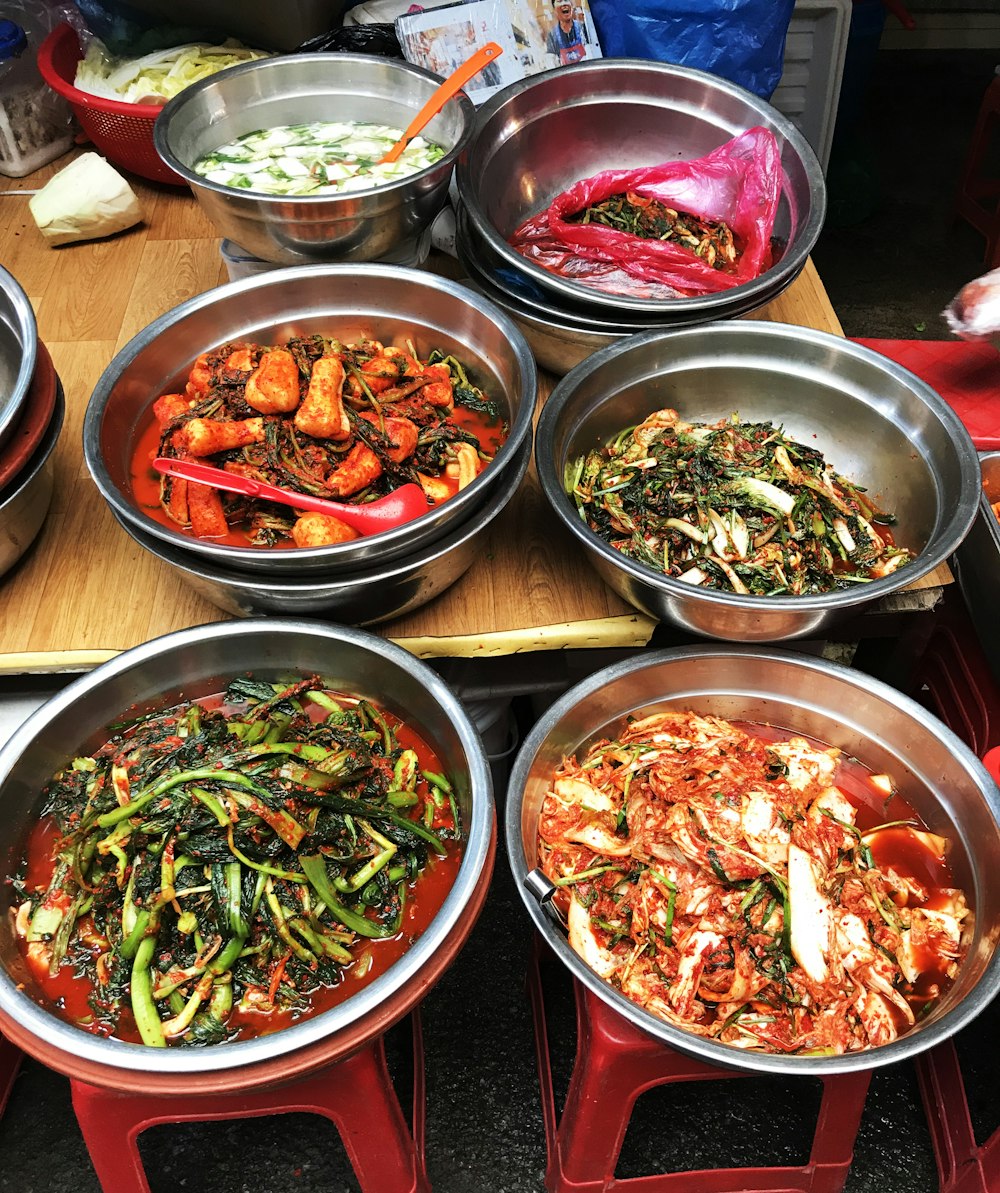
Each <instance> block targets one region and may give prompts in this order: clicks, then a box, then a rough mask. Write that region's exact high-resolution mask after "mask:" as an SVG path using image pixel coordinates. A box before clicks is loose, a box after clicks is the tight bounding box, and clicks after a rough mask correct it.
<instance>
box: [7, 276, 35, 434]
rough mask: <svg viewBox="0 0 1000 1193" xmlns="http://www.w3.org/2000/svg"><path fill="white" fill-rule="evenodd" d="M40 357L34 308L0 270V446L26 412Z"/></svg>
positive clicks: (15, 281)
mask: <svg viewBox="0 0 1000 1193" xmlns="http://www.w3.org/2000/svg"><path fill="white" fill-rule="evenodd" d="M37 353H38V325H37V323H36V321H35V311H34V308H33V307H32V305H31V302H30V300H29V299H28V296H27V294H25V292H24V290H23V289H22V288H21V284H20V283H19V282H18V281H17V279H16V278H15V277H14V275H13V274H11V273H8V272H7V270H6V269H4V268H3V267H2V266H0V445H2V444H4V443H6V442H7V440H8V439H9V438H10V436H11V435H12V434H13V433H14V428H15V426H16V425H17V421H18V419H19V418H20V417H21V415H22V414H23V412H24V404H25V402H26V401H27V398H28V391H29V389H30V388H31V379H32V377H33V376H34V374H35V362H36V358H37Z"/></svg>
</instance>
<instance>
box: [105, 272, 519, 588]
mask: <svg viewBox="0 0 1000 1193" xmlns="http://www.w3.org/2000/svg"><path fill="white" fill-rule="evenodd" d="M535 393H536V370H535V364H534V361H533V360H532V357H531V352H530V350H529V349H528V346H527V344H526V343H525V341H524V339H523V337H522V335H521V333H520V332H519V331H518V330H517V328H516V327H515V326H514V324H513V323H512V322H511V321H510V320H509V319H508V318H507V316H506V315H504V314H503V313H502V312H501V311H499V310H498V309H497V308H495V307H493V306H492V305H491V304H489V303H487V302H484V301H483V299H482V298H480V297H479V296H478V295H475V294H473V293H472V292H471V291H470V290H467V289H466V288H465V287H463V286H460V285H458V284H457V283H455V282H452V281H449V280H447V279H444V278H439V277H436V276H434V275H432V274H428V273H424V272H421V271H418V270H411V269H405V268H402V267H397V266H389V265H381V264H368V265H310V266H301V267H299V268H297V269H282V270H275V271H272V272H270V273H266V274H263V275H261V276H259V277H257V278H254V279H252V280H248V281H239V282H232V283H230V284H229V285H226V286H220V287H218V288H216V289H214V290H211V291H209V292H207V293H205V294H202V295H198V296H197V297H195V298H193V299H190V300H188V301H187V302H184V303H182V304H181V305H180V306H178V307H175V308H174V309H173V310H171V311H169V312H167V313H166V314H165V315H163V316H162V317H161V318H160V319H158V320H156V321H155V322H154V323H152V324H150V325H149V326H148V327H147V328H146V329H145V330H143V331H142V332H140V333H139V334H138V335H137V336H136V337H135V338H134V339H133V340H131V341H130V342H129V343H128V344H126V345H125V347H124V348H123V349H122V350H121V352H119V353H118V355H117V356H116V357H115V358H114V360H112V361H111V363H110V364H109V366H108V367H107V369H106V370H105V371H104V373H103V374H102V376H101V377H100V379H99V380H98V382H97V386H96V387H95V389H94V392H93V394H92V396H91V399H90V402H89V404H88V406H87V412H86V416H85V419H84V432H83V444H84V447H83V450H84V458H85V460H86V462H87V466H88V468H89V469H90V471H91V475H92V476H93V477H94V480H95V482H96V483H97V486H98V488H99V489H100V491H101V493H102V495H103V496H104V498H105V500H106V501H107V502H108V503H109V505H110V506H111V508H112V510H113V512H114V513H115V515H116V517H118V518H119V519H120V520H122V521H123V522H125V523H127V524H128V525H129V526H130V527H134V528H135V529H136V530H137V531H138V532H139V533H140V534H141V535H143V536H145V537H147V538H153V539H155V540H158V541H160V542H161V543H163V544H164V545H165V546H166V547H168V548H170V549H178V550H181V551H183V552H184V554H186V555H187V556H188V557H190V558H191V559H192V560H193V561H195V562H200V563H201V564H206V565H208V566H209V567H218V568H219V569H220V570H221V573H223V574H225V573H227V572H232V571H241V572H244V573H246V574H248V576H249V577H256V578H257V579H260V578H261V577H262V576H265V575H267V576H272V577H273V576H278V575H284V576H288V577H294V578H295V579H296V580H298V581H302V580H305V579H306V578H308V577H312V578H313V579H316V578H317V577H319V576H325V577H326V578H328V579H330V578H336V577H340V576H345V575H351V574H355V573H357V572H359V571H367V572H369V573H371V571H372V569H373V568H374V567H376V566H382V565H384V564H386V563H387V562H389V561H392V560H398V559H401V558H402V557H404V556H410V555H412V554H413V553H414V552H417V551H419V550H421V549H423V548H424V547H426V546H428V545H429V544H430V543H432V542H433V541H435V540H437V539H439V538H441V537H442V536H443V535H445V534H450V533H451V532H453V531H455V530H457V529H458V528H459V527H460V526H461V525H462V524H463V523H464V522H465V521H466V520H468V518H470V517H471V516H472V515H473V514H475V513H477V512H478V511H479V510H480V509H482V508H483V507H484V506H486V505H487V504H489V503H491V502H492V499H493V497H494V495H495V494H496V492H497V491H498V490H499V489H500V488H501V487H503V485H504V483H505V482H506V479H507V473H508V470H515V471H516V470H517V468H518V466H519V463H520V461H521V458H522V452H523V449H524V447H525V445H526V444H529V443H530V441H531V437H532V415H533V412H534V406H535ZM154 459H161V460H164V459H166V460H167V461H168V463H169V462H170V461H174V462H184V461H194V462H196V463H202V464H207V465H209V466H210V467H213V468H214V469H215V470H216V472H215V475H216V476H217V477H218V478H219V480H220V481H223V482H224V481H225V478H226V475H227V472H228V474H229V475H232V476H234V477H240V478H243V479H248V480H252V481H264V482H270V483H274V484H276V485H277V486H279V487H280V488H283V489H284V490H286V491H291V492H292V495H293V500H294V496H295V494H296V493H299V494H301V495H302V499H303V501H305V500H306V498H307V497H319V498H321V499H323V500H324V501H330V502H336V503H337V508H338V510H339V512H341V513H343V512H344V510H345V509H348V508H349V509H352V510H353V509H356V510H358V511H359V512H361V511H363V510H367V509H369V508H371V507H373V506H374V504H375V503H376V502H379V501H380V500H383V499H385V498H391V497H392V496H393V495H394V494H395V493H397V492H402V491H403V489H404V488H405V489H407V490H408V491H409V492H411V493H412V492H413V490H414V489H416V490H417V492H418V494H419V495H420V498H421V501H422V503H423V509H424V511H425V512H423V513H422V514H420V515H419V516H415V517H413V518H412V519H410V520H407V521H404V522H401V523H399V524H396V525H391V526H389V528H387V529H382V530H377V531H376V532H374V533H373V532H368V533H361V532H359V531H357V530H356V529H353V528H351V527H348V526H347V525H346V524H344V523H343V522H342V520H341V518H338V517H335V516H328V515H325V514H323V513H308V514H306V513H304V512H303V511H302V510H297V509H296V508H294V506H291V507H290V506H287V505H278V504H275V503H273V502H271V501H266V500H257V499H252V498H247V497H239V496H237V497H235V498H232V497H231V495H230V494H228V492H226V490H225V489H224V487H223V488H217V487H216V486H214V485H205V484H199V483H196V482H194V481H187V480H183V481H178V480H176V479H175V478H172V477H170V476H168V475H165V474H161V473H160V472H159V471H157V470H156V469H155V468H154V467H153V460H154Z"/></svg>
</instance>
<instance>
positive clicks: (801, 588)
mask: <svg viewBox="0 0 1000 1193" xmlns="http://www.w3.org/2000/svg"><path fill="white" fill-rule="evenodd" d="M535 448H536V464H537V468H538V475H539V480H540V482H541V485H542V489H543V491H544V493H545V497H546V499H547V502H548V504H549V507H550V508H551V510H552V511H553V513H554V515H555V517H556V518H557V520H558V521H559V522H560V523H561V525H562V527H563V528H564V530H565V532H566V533H568V534H569V535H570V537H571V538H572V539H573V540H574V542H575V543H576V545H577V547H578V548H579V549H581V550H583V552H584V553H585V555H586V557H587V559H588V561H589V562H590V564H591V565H592V566H593V567H594V568H595V570H596V571H597V572H598V574H599V575H600V576H601V577H602V578H603V579H604V581H605V582H606V583H607V584H608V585H609V586H610V587H611V588H613V589H614V590H615V591H616V592H618V593H619V595H621V596H622V597H623V598H624V599H625V600H627V601H629V602H630V603H631V604H633V605H635V606H636V607H637V608H639V609H642V610H643V611H644V612H646V613H647V614H649V615H650V616H653V617H657V618H660V619H662V620H663V621H666V622H669V623H671V624H673V625H676V626H678V627H680V628H682V629H684V630H687V631H690V632H692V633H696V634H701V635H704V636H705V637H709V638H719V639H725V640H727V641H742V642H767V641H772V642H774V641H781V640H786V639H794V638H801V637H805V636H810V635H822V634H824V633H825V632H826V631H827V630H828V628H829V627H830V626H831V625H833V624H835V623H836V622H837V621H839V620H841V619H843V618H844V617H845V616H847V615H849V614H854V613H858V612H859V611H861V610H863V609H865V608H866V607H868V606H870V605H872V604H873V603H875V602H877V601H878V600H879V599H880V598H883V597H885V596H888V595H889V594H891V593H894V592H896V591H898V590H899V589H901V588H904V587H906V586H908V585H910V584H913V583H915V582H917V581H919V580H920V579H921V578H922V577H924V576H926V575H927V574H928V573H929V572H931V571H932V570H933V569H934V568H936V567H937V566H938V565H939V564H941V563H943V562H944V561H945V560H946V559H948V557H949V556H950V555H951V554H952V552H953V551H954V550H955V549H956V547H958V545H959V544H960V543H961V542H962V540H963V539H964V538H965V536H966V535H967V534H968V532H969V529H970V527H971V526H972V523H973V521H974V519H975V515H976V509H977V503H978V500H979V490H980V480H979V462H978V458H977V454H976V450H975V447H974V445H973V443H972V440H971V439H970V437H969V434H968V432H967V431H966V429H965V427H964V426H963V424H962V422H961V420H960V419H959V418H958V416H957V415H956V414H955V413H954V411H953V410H952V409H951V407H950V406H948V405H947V403H945V402H944V401H943V400H942V399H941V398H940V397H939V396H938V395H937V394H936V393H935V392H934V391H933V390H932V389H931V388H930V387H929V386H927V385H926V384H925V383H924V382H922V381H920V380H919V379H918V378H917V377H915V376H914V375H913V374H912V373H910V372H909V371H908V370H906V369H903V368H901V367H900V366H899V365H897V364H896V363H895V362H892V361H889V360H887V359H886V358H885V357H883V356H881V355H880V354H878V353H875V352H872V351H871V350H869V349H866V348H864V347H862V346H861V345H858V344H853V343H851V342H849V341H848V340H845V339H842V338H840V337H838V336H833V335H829V334H827V333H825V332H819V331H813V330H810V329H806V328H801V327H793V326H789V325H784V324H779V323H764V322H755V321H751V320H736V321H733V322H726V323H711V324H706V325H704V326H702V327H695V328H684V329H680V330H677V331H667V332H652V333H647V334H643V335H637V336H633V337H631V338H629V339H627V340H623V341H620V342H619V343H618V344H615V345H612V346H611V347H609V348H605V349H603V350H601V351H600V352H597V353H595V354H594V355H593V356H591V357H590V358H589V359H588V360H586V361H584V362H583V363H582V364H580V365H578V366H577V367H576V368H574V369H573V370H572V371H571V372H570V373H568V374H567V375H566V376H565V377H564V378H563V379H562V381H561V382H560V383H559V384H558V385H557V387H556V388H555V390H554V391H553V392H552V394H551V396H550V397H549V399H548V400H547V401H546V403H545V406H544V407H543V410H542V413H541V416H540V418H539V423H538V428H537V433H536V442H535Z"/></svg>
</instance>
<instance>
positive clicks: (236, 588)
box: [119, 443, 531, 626]
mask: <svg viewBox="0 0 1000 1193" xmlns="http://www.w3.org/2000/svg"><path fill="white" fill-rule="evenodd" d="M530 459H531V445H530V444H529V443H525V444H524V446H523V447H522V448H521V454H520V457H519V459H518V461H517V462H516V464H515V465H514V466H512V467H510V468H508V469H507V471H506V472H505V473H504V476H503V481H502V484H500V485H499V486H497V487H496V488H494V490H493V491H492V493H491V495H490V497H489V499H488V500H487V501H486V502H485V503H484V504H483V505H482V506H480V508H479V509H477V510H476V511H475V512H474V513H472V514H471V515H470V516H469V517H468V518H467V519H466V520H465V521H464V522H462V523H461V524H460V525H458V526H457V527H456V528H455V529H454V530H452V531H451V532H450V533H446V534H444V535H443V536H442V537H441V538H439V539H434V540H433V541H431V542H428V543H426V544H424V545H423V546H422V547H420V548H419V549H418V550H416V551H415V552H413V554H411V555H404V556H403V557H402V558H400V559H394V560H391V561H390V562H388V563H383V564H375V565H373V566H372V567H369V568H365V569H362V570H360V571H341V570H340V569H333V570H332V571H331V572H330V573H329V574H326V573H321V574H315V573H312V572H310V573H308V574H307V575H305V576H303V577H302V578H299V579H296V578H295V577H292V576H274V575H262V576H250V575H247V574H245V573H243V572H236V571H233V570H232V569H225V568H222V567H219V566H217V565H215V564H214V563H209V562H206V561H203V560H201V559H200V558H199V557H198V556H195V555H192V554H191V553H190V552H187V551H184V550H182V549H181V548H179V547H171V546H168V545H167V544H166V543H164V542H162V541H161V540H160V539H155V538H153V537H152V535H148V534H143V533H142V532H141V531H139V530H137V529H136V528H135V527H134V526H133V525H131V524H130V523H127V522H125V521H123V520H122V519H119V521H120V522H121V525H122V526H124V528H125V530H126V531H128V533H129V534H130V535H131V536H132V537H133V538H134V539H135V541H136V542H137V543H138V544H139V546H140V547H144V548H145V549H146V550H147V551H149V552H151V553H152V554H153V555H155V556H156V557H157V558H158V559H162V560H163V562H164V563H165V564H167V565H168V566H169V567H171V568H172V569H173V570H174V571H175V572H177V574H178V575H179V576H180V577H181V578H182V579H183V580H184V581H185V582H186V583H188V584H189V585H190V586H191V587H192V588H193V589H194V590H195V591H196V592H199V593H200V594H201V595H202V596H203V597H205V599H206V600H209V601H211V602H212V604H213V605H217V606H218V607H219V608H220V609H224V610H225V611H226V612H227V613H232V614H234V615H236V616H237V617H246V616H248V615H253V614H263V613H278V614H283V615H285V616H289V617H326V618H329V619H330V620H332V621H338V622H340V623H342V624H344V625H356V626H370V625H377V624H378V623H379V622H383V621H388V620H389V619H390V618H393V617H402V616H403V615H404V614H406V613H411V612H412V611H413V610H414V609H419V608H420V606H421V605H426V604H427V602H428V601H430V600H433V598H434V597H436V596H439V595H440V594H441V593H442V592H444V591H445V590H446V589H448V588H450V587H451V585H452V584H454V583H455V582H456V581H457V580H459V579H460V578H461V577H462V576H463V575H464V574H465V573H466V572H467V571H468V569H469V568H470V567H471V566H472V564H473V563H474V562H475V561H476V559H477V558H478V556H479V555H480V553H481V552H482V550H483V548H484V547H485V546H486V542H487V538H488V530H489V527H490V525H491V523H492V522H493V521H494V519H495V518H496V517H497V516H498V515H499V514H500V513H502V512H503V510H504V509H505V508H506V506H507V505H508V503H509V502H510V500H511V498H512V497H513V496H514V494H515V493H516V492H517V489H518V487H519V485H520V483H521V481H522V480H523V479H524V474H525V472H526V471H527V468H528V463H529V461H530Z"/></svg>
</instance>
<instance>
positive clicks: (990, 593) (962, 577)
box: [954, 451, 1000, 682]
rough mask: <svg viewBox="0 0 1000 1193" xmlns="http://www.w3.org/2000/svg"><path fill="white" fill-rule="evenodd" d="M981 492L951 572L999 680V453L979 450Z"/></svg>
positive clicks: (994, 673) (986, 656)
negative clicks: (970, 524) (997, 613)
mask: <svg viewBox="0 0 1000 1193" xmlns="http://www.w3.org/2000/svg"><path fill="white" fill-rule="evenodd" d="M979 467H980V471H981V473H982V481H983V485H982V491H981V492H980V494H979V502H978V505H979V508H978V510H977V513H976V518H975V521H974V522H973V523H972V529H971V530H970V531H969V533H968V535H966V537H965V539H964V540H963V542H962V544H961V546H960V547H959V548H958V550H957V551H956V552H955V560H954V566H955V574H956V577H957V578H958V585H959V588H960V589H961V590H962V597H963V599H964V601H965V604H966V607H967V608H968V610H969V616H970V617H971V618H972V624H973V625H974V626H975V627H976V636H977V637H978V639H979V643H980V645H981V646H982V648H983V654H984V656H985V658H986V661H987V663H988V664H989V666H990V669H991V670H992V672H993V675H994V677H995V678H996V679H997V681H998V682H1000V622H998V621H997V615H996V609H997V597H998V596H1000V518H998V517H997V514H996V513H995V511H994V509H993V505H994V503H995V502H1000V452H997V451H991V452H983V453H982V455H980V457H979Z"/></svg>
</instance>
